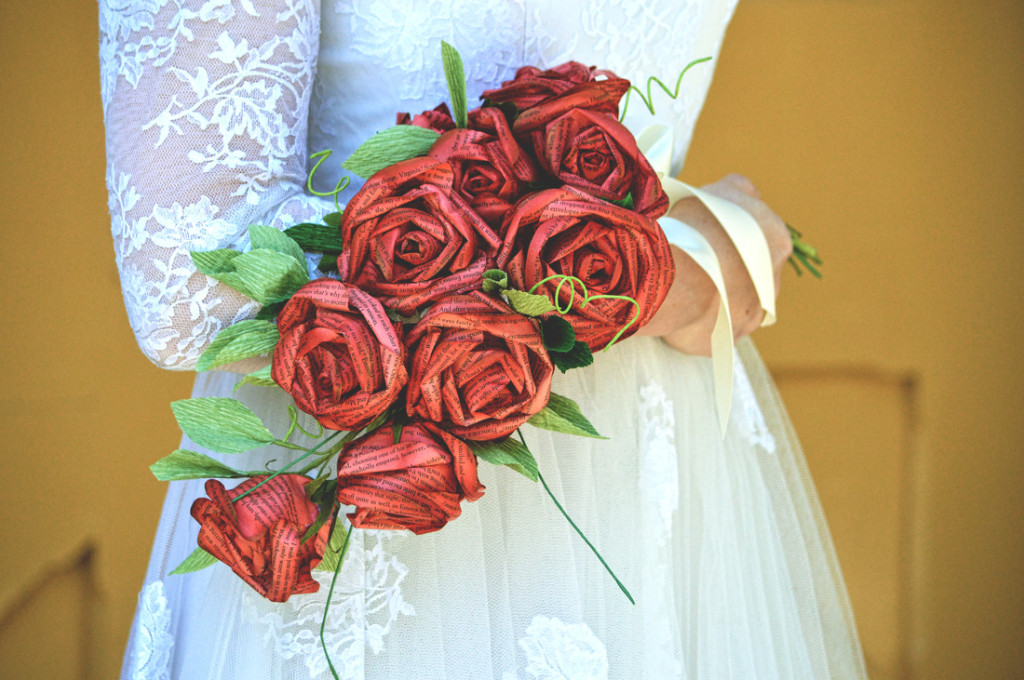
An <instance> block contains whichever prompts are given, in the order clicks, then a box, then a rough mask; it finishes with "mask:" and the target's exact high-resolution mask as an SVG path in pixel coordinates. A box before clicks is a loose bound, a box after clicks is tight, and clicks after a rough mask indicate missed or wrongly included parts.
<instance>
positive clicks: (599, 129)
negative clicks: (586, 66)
mask: <svg viewBox="0 0 1024 680" xmlns="http://www.w3.org/2000/svg"><path fill="white" fill-rule="evenodd" d="M532 139H533V144H534V149H535V151H536V153H537V158H538V159H539V161H540V163H541V165H542V166H544V169H545V170H546V171H547V172H549V173H551V175H553V176H554V177H556V178H558V180H559V181H560V182H562V183H564V184H566V185H568V186H571V187H575V188H577V189H579V190H580V191H583V192H585V193H588V194H590V195H591V196H596V197H597V198H603V199H605V200H607V201H621V200H624V199H625V198H626V197H627V196H632V199H633V209H634V210H636V211H637V212H639V213H641V214H643V215H646V216H647V217H650V218H651V219H658V218H659V217H661V216H662V215H664V214H665V211H666V210H668V196H666V195H665V191H664V190H663V189H662V188H661V180H660V179H658V176H657V174H655V172H654V169H653V168H652V167H651V164H650V163H649V162H648V161H647V158H646V157H644V155H643V153H642V152H641V151H640V148H639V147H638V146H637V145H636V139H634V138H633V134H632V133H631V132H630V131H629V130H628V129H626V127H625V126H624V125H622V124H621V123H619V122H618V121H617V120H614V119H613V118H609V117H608V116H602V115H600V114H596V113H593V112H591V111H584V110H580V109H577V110H574V111H569V112H568V113H566V114H564V115H562V116H560V117H559V118H557V119H555V120H554V121H552V122H551V123H549V124H548V125H547V126H546V127H545V128H544V129H543V131H541V130H538V131H536V132H534V133H533V134H532Z"/></svg>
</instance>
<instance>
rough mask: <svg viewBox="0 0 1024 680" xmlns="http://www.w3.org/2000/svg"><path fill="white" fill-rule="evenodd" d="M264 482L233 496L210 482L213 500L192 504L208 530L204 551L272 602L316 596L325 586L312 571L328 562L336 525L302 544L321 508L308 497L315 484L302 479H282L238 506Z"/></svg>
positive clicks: (202, 535) (202, 537)
mask: <svg viewBox="0 0 1024 680" xmlns="http://www.w3.org/2000/svg"><path fill="white" fill-rule="evenodd" d="M264 479H266V477H265V476H261V477H253V478H251V479H248V480H246V481H244V482H242V483H241V484H239V485H238V486H236V487H235V488H234V489H232V490H231V491H227V490H226V489H225V488H224V485H223V484H221V483H220V482H219V481H217V480H215V479H211V480H209V481H207V482H206V495H207V496H209V498H208V499H207V498H198V499H196V501H195V502H194V503H192V517H194V518H195V520H196V521H197V522H199V524H201V525H202V528H201V529H200V530H199V547H200V548H202V549H203V550H205V551H206V552H208V553H210V554H211V555H213V556H214V557H216V558H217V559H218V560H220V561H221V562H223V563H225V564H226V565H228V566H229V567H231V570H232V571H234V572H235V573H236V574H238V575H239V576H240V577H241V578H242V580H243V581H245V582H246V583H248V584H249V585H250V586H252V587H253V589H254V590H256V592H258V593H259V594H260V595H262V596H263V597H265V598H267V599H268V600H271V601H272V602H285V601H287V600H288V597H289V596H291V595H292V594H293V593H315V592H316V591H317V590H319V588H320V584H319V583H317V582H316V581H314V580H313V578H312V577H311V576H310V575H309V572H310V569H312V568H313V567H315V566H316V565H317V564H319V563H320V560H321V559H322V558H323V554H324V548H325V546H326V545H327V539H328V535H329V534H330V531H331V525H330V523H327V524H324V526H323V528H321V529H320V531H319V532H317V533H316V535H314V536H312V537H311V538H309V539H308V540H307V541H306V542H305V543H303V542H302V541H301V539H302V536H303V535H304V534H305V533H306V531H307V530H308V529H309V527H310V526H312V524H313V522H314V521H315V520H316V516H317V507H316V504H315V503H313V502H312V501H310V500H309V499H308V498H307V497H306V491H305V489H306V484H308V483H309V482H310V479H309V478H308V477H304V476H302V475H279V476H277V477H274V478H273V479H271V480H270V481H268V482H267V483H266V484H264V485H263V486H261V487H260V488H259V489H257V490H256V491H253V492H252V493H251V494H249V495H248V496H246V497H245V498H242V499H241V500H239V501H237V502H232V500H233V499H235V498H238V497H239V496H241V495H242V494H243V493H245V492H246V491H248V490H249V489H251V488H253V487H254V486H256V485H257V484H259V483H260V482H262V481H263V480H264Z"/></svg>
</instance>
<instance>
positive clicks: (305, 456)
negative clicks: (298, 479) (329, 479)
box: [233, 432, 341, 503]
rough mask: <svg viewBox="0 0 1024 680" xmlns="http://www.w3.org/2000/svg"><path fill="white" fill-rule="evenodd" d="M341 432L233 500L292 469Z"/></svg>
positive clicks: (239, 498)
mask: <svg viewBox="0 0 1024 680" xmlns="http://www.w3.org/2000/svg"><path fill="white" fill-rule="evenodd" d="M339 434H341V432H335V433H334V434H332V435H330V436H329V437H327V438H326V439H323V440H321V441H320V442H318V443H317V445H316V446H314V447H313V448H311V449H309V450H308V451H306V452H305V453H304V454H302V455H301V456H299V457H298V458H296V459H295V460H293V461H292V462H290V463H288V464H287V465H285V466H284V467H283V468H281V469H280V470H278V471H277V472H275V473H274V474H272V475H270V476H269V477H267V478H266V479H264V480H263V481H262V482H260V483H259V484H257V485H256V486H254V487H252V488H251V489H249V490H248V491H246V492H245V493H243V494H242V495H240V496H238V497H237V498H235V500H234V501H233V502H236V503H237V502H238V501H240V500H242V499H243V498H245V497H246V496H248V495H249V494H251V493H252V492H253V491H255V490H256V489H258V488H260V487H261V486H263V485H264V484H266V483H267V482H269V481H270V480H271V479H273V478H274V477H277V476H278V475H283V474H284V473H285V472H287V471H288V470H290V469H291V468H292V467H294V466H295V465H297V464H299V463H301V462H302V461H304V460H305V459H307V458H309V457H310V456H312V455H313V454H314V453H316V452H317V451H319V450H320V447H321V446H323V445H324V444H326V443H327V442H329V441H331V440H332V439H334V438H335V437H337V436H338V435H339Z"/></svg>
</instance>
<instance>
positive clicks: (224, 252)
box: [189, 248, 253, 298]
mask: <svg viewBox="0 0 1024 680" xmlns="http://www.w3.org/2000/svg"><path fill="white" fill-rule="evenodd" d="M189 254H190V255H191V256H192V263H193V264H195V266H196V269H198V270H199V271H200V272H202V273H203V274H206V275H207V276H209V277H210V278H211V279H216V280H218V281H220V282H221V283H223V284H225V285H228V286H231V287H232V288H234V289H235V290H237V291H238V292H239V293H241V294H242V295H245V296H246V297H250V298H251V297H253V294H252V291H251V290H250V289H249V287H248V286H247V285H246V284H245V281H243V280H242V277H241V276H239V274H238V272H237V271H236V270H235V265H234V261H235V258H237V257H238V256H239V255H241V254H242V253H240V252H239V251H237V250H231V249H229V248H222V249H220V250H208V251H193V252H191V253H189Z"/></svg>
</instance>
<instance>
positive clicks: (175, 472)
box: [149, 449, 249, 482]
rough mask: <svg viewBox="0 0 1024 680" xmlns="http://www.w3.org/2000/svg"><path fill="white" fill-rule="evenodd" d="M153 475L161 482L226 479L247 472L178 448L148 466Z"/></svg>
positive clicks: (246, 475) (246, 474) (245, 475)
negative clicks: (211, 478) (213, 478)
mask: <svg viewBox="0 0 1024 680" xmlns="http://www.w3.org/2000/svg"><path fill="white" fill-rule="evenodd" d="M149 469H150V470H152V472H153V476H154V477H156V478H157V479H159V480H160V481H161V482H172V481H176V480H179V479H209V478H210V477H217V478H220V479H228V478H235V477H248V476H249V473H247V472H241V471H239V470H236V469H234V468H233V467H230V466H228V465H225V464H224V463H222V462H220V461H219V460H215V459H213V458H210V457H209V456H207V455H205V454H202V453H197V452H195V451H189V450H188V449H178V450H177V451H175V452H174V453H171V454H169V455H167V456H164V457H163V458H161V459H160V460H158V461H157V462H155V463H153V464H152V465H150V466H149Z"/></svg>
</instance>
